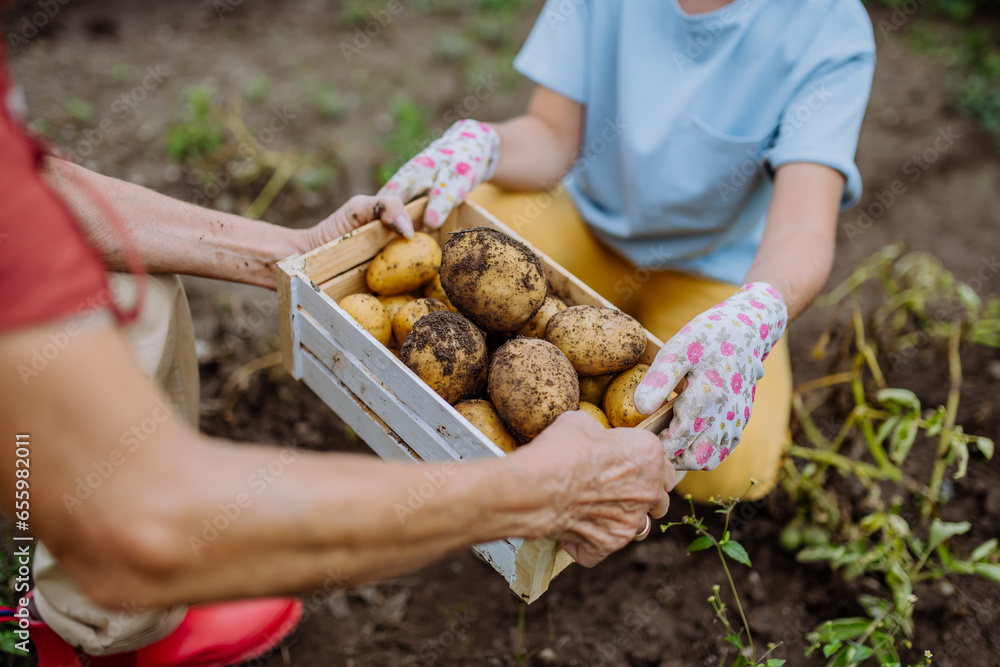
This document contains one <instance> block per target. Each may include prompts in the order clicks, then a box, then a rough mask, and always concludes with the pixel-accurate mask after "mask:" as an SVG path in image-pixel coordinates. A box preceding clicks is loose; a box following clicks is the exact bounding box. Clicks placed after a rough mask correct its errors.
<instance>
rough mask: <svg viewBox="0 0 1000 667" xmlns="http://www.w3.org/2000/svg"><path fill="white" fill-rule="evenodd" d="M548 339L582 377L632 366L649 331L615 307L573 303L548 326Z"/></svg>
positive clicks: (644, 348)
mask: <svg viewBox="0 0 1000 667" xmlns="http://www.w3.org/2000/svg"><path fill="white" fill-rule="evenodd" d="M545 340H547V341H549V342H550V343H552V344H553V345H555V346H556V347H558V348H559V349H560V350H562V351H563V354H565V355H566V356H567V357H569V360H570V361H571V362H572V363H573V368H575V369H576V372H577V373H579V374H580V375H581V376H587V375H606V374H608V373H618V372H621V371H623V370H625V369H626V368H631V367H632V366H634V365H635V364H636V362H638V361H639V359H641V358H642V353H643V352H645V351H646V330H645V329H643V328H642V325H641V324H639V322H638V321H637V320H636V319H635V318H633V317H629V316H628V315H626V314H625V313H623V312H621V311H620V310H615V309H614V308H602V307H601V306H571V307H569V308H566V309H565V310H560V311H559V312H558V313H556V314H555V315H553V316H552V319H551V320H549V325H548V326H547V327H546V328H545Z"/></svg>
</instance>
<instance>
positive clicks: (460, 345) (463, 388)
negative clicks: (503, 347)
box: [401, 302, 486, 405]
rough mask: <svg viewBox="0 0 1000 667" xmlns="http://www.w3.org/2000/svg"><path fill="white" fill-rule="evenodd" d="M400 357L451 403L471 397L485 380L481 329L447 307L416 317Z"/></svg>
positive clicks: (484, 358) (483, 346)
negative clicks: (446, 308) (416, 320)
mask: <svg viewBox="0 0 1000 667" xmlns="http://www.w3.org/2000/svg"><path fill="white" fill-rule="evenodd" d="M438 303H440V302H438ZM401 358H402V360H403V363H404V364H406V365H407V366H408V367H409V369H410V370H412V371H413V372H414V373H416V374H417V375H418V376H419V377H420V379H421V380H423V381H424V382H426V383H427V384H428V385H430V388H431V389H433V390H434V391H436V392H437V393H438V395H439V396H441V398H443V399H444V400H446V401H448V402H449V403H451V404H453V405H454V404H455V403H458V402H459V401H461V400H462V399H465V398H469V397H470V396H475V395H476V393H477V392H478V391H479V390H480V389H481V388H482V386H483V383H484V382H485V381H486V338H485V337H484V336H483V332H482V331H480V330H479V328H478V327H476V325H475V324H473V323H472V322H470V321H469V320H467V319H465V317H463V316H462V315H459V314H458V313H452V312H450V311H447V310H442V311H438V312H436V313H431V314H430V315H425V316H424V317H421V318H420V320H419V321H418V322H417V323H416V324H415V325H414V326H413V331H411V332H410V335H409V336H407V338H406V343H405V344H404V345H403V349H402V354H401Z"/></svg>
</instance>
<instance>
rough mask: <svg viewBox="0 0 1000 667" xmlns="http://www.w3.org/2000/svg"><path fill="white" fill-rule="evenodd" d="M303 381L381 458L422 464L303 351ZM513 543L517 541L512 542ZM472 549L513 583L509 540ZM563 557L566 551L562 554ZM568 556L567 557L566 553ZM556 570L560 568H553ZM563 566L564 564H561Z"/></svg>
mask: <svg viewBox="0 0 1000 667" xmlns="http://www.w3.org/2000/svg"><path fill="white" fill-rule="evenodd" d="M302 360H303V369H304V373H303V376H304V377H303V381H304V382H305V383H306V384H307V385H308V386H309V387H310V388H312V389H313V391H315V392H316V394H317V395H318V396H319V397H320V398H321V399H322V400H323V402H324V403H326V404H327V405H328V406H329V407H330V409H332V410H333V411H334V412H336V413H337V414H338V415H340V417H341V419H343V420H344V423H345V424H347V425H348V426H350V427H351V428H352V429H354V432H355V433H357V434H358V437H360V438H361V439H362V440H364V442H365V443H366V444H367V445H368V446H369V447H371V448H372V450H373V451H374V452H375V453H376V454H378V455H379V456H380V457H382V458H383V459H387V460H395V461H409V462H414V463H422V462H423V460H422V459H421V458H420V457H419V456H418V455H417V454H416V452H414V451H413V450H412V449H410V448H409V447H407V446H406V445H405V444H403V442H402V441H401V440H400V438H399V437H398V436H397V435H396V434H395V433H393V432H392V430H391V429H390V428H389V427H388V425H387V424H386V423H385V422H383V421H382V420H381V419H379V418H378V416H377V415H375V414H374V413H373V412H372V411H371V410H370V409H369V408H368V407H367V406H365V404H364V403H362V402H361V400H360V399H359V398H358V397H357V396H355V395H354V392H352V391H351V390H350V389H348V388H347V386H346V385H345V384H344V383H342V382H341V381H340V380H338V379H337V377H336V376H335V375H333V373H331V372H330V369H328V368H327V367H326V366H324V365H323V364H322V363H321V362H320V361H319V359H317V358H316V357H315V356H313V355H312V354H311V353H310V352H308V351H303V357H302ZM515 541H516V540H515ZM473 549H474V550H475V551H476V552H477V553H479V555H480V556H482V557H483V559H484V560H485V561H486V562H488V563H489V564H490V565H492V566H493V568H494V569H495V570H496V571H497V572H498V573H500V575H501V576H503V577H504V579H506V580H507V582H508V583H511V582H513V581H515V580H516V576H517V568H516V565H515V560H516V554H515V550H516V548H515V546H514V544H512V543H511V542H510V541H508V540H496V541H495V542H488V543H485V544H477V545H475V546H474V547H473ZM562 553H563V554H565V552H562ZM565 555H566V557H567V558H568V557H569V554H565ZM556 567H557V569H558V570H560V571H561V570H562V567H559V566H558V563H557V565H556ZM563 567H565V565H563Z"/></svg>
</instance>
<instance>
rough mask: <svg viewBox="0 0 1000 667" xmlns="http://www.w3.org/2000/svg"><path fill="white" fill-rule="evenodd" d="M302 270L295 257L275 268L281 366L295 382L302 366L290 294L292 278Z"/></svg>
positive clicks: (295, 312)
mask: <svg viewBox="0 0 1000 667" xmlns="http://www.w3.org/2000/svg"><path fill="white" fill-rule="evenodd" d="M301 268H302V265H301V263H300V262H299V261H298V259H297V258H296V257H289V258H288V259H285V260H282V261H280V262H278V264H277V265H276V266H275V268H274V270H275V276H276V279H277V283H278V339H279V343H280V345H281V364H282V365H283V366H284V367H285V370H286V371H288V374H289V375H291V376H292V377H293V378H295V379H296V380H301V379H302V366H301V361H300V359H299V354H300V353H301V349H300V347H299V334H298V330H297V328H296V326H295V318H296V317H297V316H298V314H299V305H298V302H297V301H296V300H295V298H294V295H293V294H292V276H293V275H295V274H297V273H298V272H299V271H300V270H301Z"/></svg>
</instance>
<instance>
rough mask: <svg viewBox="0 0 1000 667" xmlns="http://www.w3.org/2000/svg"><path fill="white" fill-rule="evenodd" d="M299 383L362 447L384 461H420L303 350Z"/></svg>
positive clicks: (359, 401)
mask: <svg viewBox="0 0 1000 667" xmlns="http://www.w3.org/2000/svg"><path fill="white" fill-rule="evenodd" d="M302 370H303V373H302V380H303V381H304V382H305V383H306V384H307V385H308V386H309V387H310V388H311V389H312V390H313V391H314V392H316V395H317V396H319V397H320V398H321V399H322V400H323V402H324V403H326V404H327V405H328V406H330V409H331V410H333V411H334V412H336V413H337V415H338V416H339V417H340V418H341V419H342V420H343V421H344V423H345V424H347V425H348V426H350V427H351V428H352V429H354V432H355V433H357V434H358V437H360V438H361V439H362V440H364V441H365V443H366V444H367V445H368V446H369V447H371V448H372V450H373V451H374V452H375V453H376V454H378V455H379V456H381V457H382V458H383V459H389V460H394V461H418V462H419V461H421V460H422V459H421V458H420V457H419V456H417V454H416V452H414V451H413V450H412V449H410V448H409V447H407V446H406V445H405V444H404V443H403V442H402V440H400V439H399V438H398V437H397V436H396V435H395V434H394V433H393V432H392V430H391V429H390V428H389V427H388V426H387V425H386V423H385V422H384V421H382V420H381V419H379V418H378V416H377V415H376V414H375V413H374V412H372V411H371V410H370V409H369V408H368V407H367V406H365V404H364V403H362V402H361V400H360V399H358V397H357V396H355V395H354V392H352V391H351V390H350V389H348V388H347V385H345V384H344V383H343V382H341V381H340V380H338V379H337V377H336V376H335V375H334V374H333V373H331V372H330V369H329V368H327V367H326V366H324V365H323V364H322V363H321V362H320V361H319V359H317V358H316V357H315V356H314V355H313V354H312V353H310V352H308V351H306V350H303V353H302Z"/></svg>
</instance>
